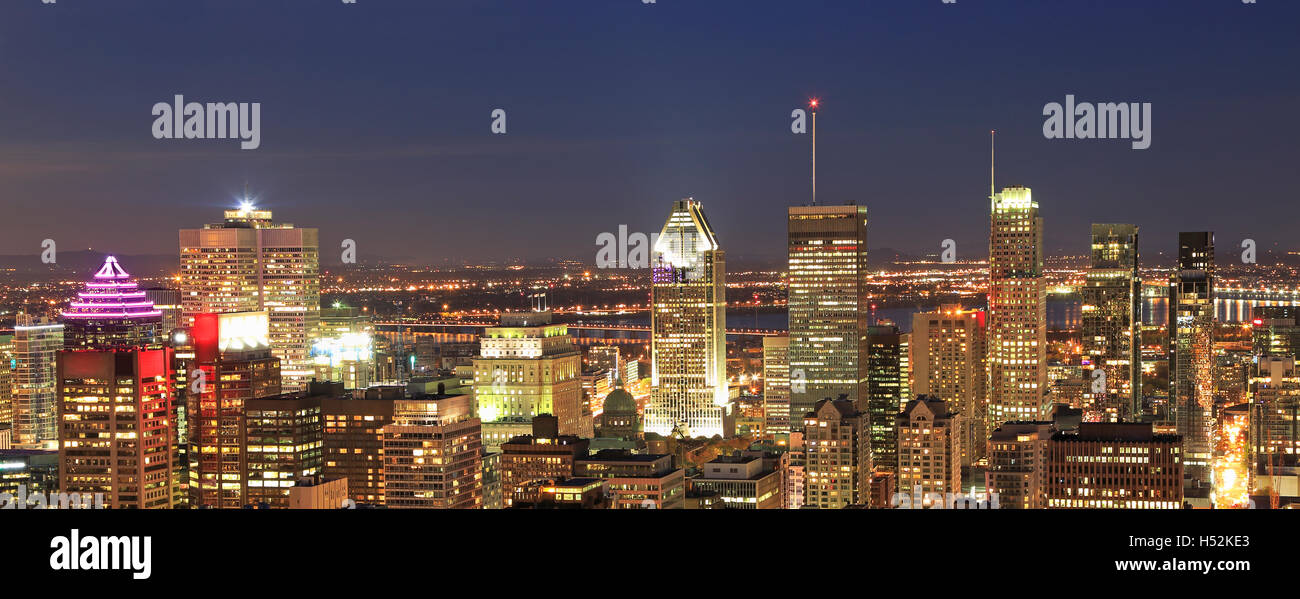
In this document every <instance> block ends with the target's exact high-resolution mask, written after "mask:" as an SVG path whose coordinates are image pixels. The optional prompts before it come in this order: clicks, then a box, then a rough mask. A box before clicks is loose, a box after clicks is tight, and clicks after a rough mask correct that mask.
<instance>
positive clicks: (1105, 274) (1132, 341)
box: [1081, 223, 1142, 422]
mask: <svg viewBox="0 0 1300 599" xmlns="http://www.w3.org/2000/svg"><path fill="white" fill-rule="evenodd" d="M1082 291H1083V292H1082V295H1083V306H1082V313H1083V331H1082V335H1081V337H1082V341H1083V356H1084V360H1085V362H1084V389H1085V390H1084V397H1085V402H1084V403H1085V409H1087V410H1089V411H1091V412H1092V413H1093V414H1094V415H1095V419H1097V420H1103V421H1110V422H1116V421H1121V420H1123V421H1132V422H1137V421H1140V420H1141V418H1142V341H1141V340H1142V279H1141V276H1140V274H1139V272H1138V227H1137V225H1124V224H1099V223H1093V225H1092V260H1091V262H1090V263H1089V266H1088V274H1087V280H1086V282H1085V283H1084V286H1083V290H1082ZM1097 369H1101V373H1104V376H1102V375H1099V374H1093V372H1094V371H1096V370H1097Z"/></svg>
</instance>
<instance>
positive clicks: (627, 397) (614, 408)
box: [605, 385, 636, 414]
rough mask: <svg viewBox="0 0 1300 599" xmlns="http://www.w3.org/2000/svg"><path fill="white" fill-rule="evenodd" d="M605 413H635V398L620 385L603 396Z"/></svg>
mask: <svg viewBox="0 0 1300 599" xmlns="http://www.w3.org/2000/svg"><path fill="white" fill-rule="evenodd" d="M605 413H606V414H636V400H635V399H633V398H632V394H631V393H628V392H627V391H624V390H623V387H622V385H620V386H618V387H617V388H616V389H614V390H613V391H610V392H609V395H606V396H605Z"/></svg>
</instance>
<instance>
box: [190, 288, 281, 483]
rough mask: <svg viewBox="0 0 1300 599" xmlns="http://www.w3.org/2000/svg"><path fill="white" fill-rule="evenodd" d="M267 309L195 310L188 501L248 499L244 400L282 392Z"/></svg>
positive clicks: (192, 333) (278, 364) (192, 332)
mask: <svg viewBox="0 0 1300 599" xmlns="http://www.w3.org/2000/svg"><path fill="white" fill-rule="evenodd" d="M268 322H269V316H268V315H267V313H266V312H229V313H223V314H198V315H195V317H194V326H193V328H192V329H191V333H190V334H191V335H192V336H193V338H194V354H195V355H194V368H195V370H198V371H200V374H199V375H198V378H197V380H194V381H191V382H190V391H191V393H190V394H189V396H188V397H187V398H186V402H187V403H186V407H187V408H188V413H189V432H190V441H191V446H190V451H189V459H190V476H189V481H190V482H189V484H190V503H191V505H193V506H195V507H212V508H240V507H243V506H244V505H246V504H247V503H248V496H247V489H248V486H247V484H246V483H247V480H246V479H245V478H244V475H245V472H246V471H247V469H248V464H247V459H246V457H247V456H246V454H245V453H244V445H245V443H244V437H243V431H244V430H245V429H244V402H246V401H248V400H250V399H256V398H259V397H269V396H274V395H279V394H280V380H281V379H280V359H279V358H277V357H275V356H273V355H271V347H270V343H269V341H268V339H267V337H268V334H267V331H268V328H269V324H268Z"/></svg>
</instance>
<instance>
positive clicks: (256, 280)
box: [180, 204, 320, 389]
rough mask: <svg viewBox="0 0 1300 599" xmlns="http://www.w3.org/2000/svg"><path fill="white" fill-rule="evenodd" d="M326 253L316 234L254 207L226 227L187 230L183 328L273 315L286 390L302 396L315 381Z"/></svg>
mask: <svg viewBox="0 0 1300 599" xmlns="http://www.w3.org/2000/svg"><path fill="white" fill-rule="evenodd" d="M319 253H320V240H319V233H318V232H317V230H316V229H304V228H299V227H294V226H293V225H291V224H288V223H276V222H273V221H272V215H271V211H270V210H256V209H254V208H253V207H251V206H250V205H247V204H246V205H244V206H243V207H241V208H239V209H238V210H227V211H226V212H225V221H224V222H222V223H216V224H209V225H205V226H204V227H203V228H202V229H181V232H180V259H181V272H180V277H181V280H180V290H181V308H182V319H183V324H185V325H187V326H188V325H190V324H192V323H193V322H194V317H195V315H197V314H209V313H221V312H254V311H261V310H264V311H266V312H267V313H268V314H269V315H270V333H269V339H270V342H271V352H272V354H273V355H274V356H275V357H277V358H279V359H280V361H281V376H282V377H283V378H284V381H283V383H284V385H283V386H284V387H285V388H286V389H297V388H298V387H300V386H301V385H303V384H305V383H306V382H307V381H309V380H311V378H312V377H313V376H315V368H314V367H313V364H312V359H311V349H312V345H313V341H315V339H316V335H317V333H318V329H317V327H318V325H319V321H320V256H319Z"/></svg>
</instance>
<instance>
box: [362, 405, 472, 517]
mask: <svg viewBox="0 0 1300 599" xmlns="http://www.w3.org/2000/svg"><path fill="white" fill-rule="evenodd" d="M473 400H474V398H473V397H471V396H469V395H424V396H416V397H412V398H410V399H402V400H398V401H397V402H396V403H395V404H394V407H393V422H392V423H391V424H389V425H387V426H385V427H384V433H383V434H384V492H385V493H386V495H387V498H386V504H387V505H388V507H390V508H397V509H412V508H423V509H480V508H482V507H483V455H482V454H483V431H482V428H481V427H480V426H479V419H478V418H474V417H473V408H472V403H473Z"/></svg>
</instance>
